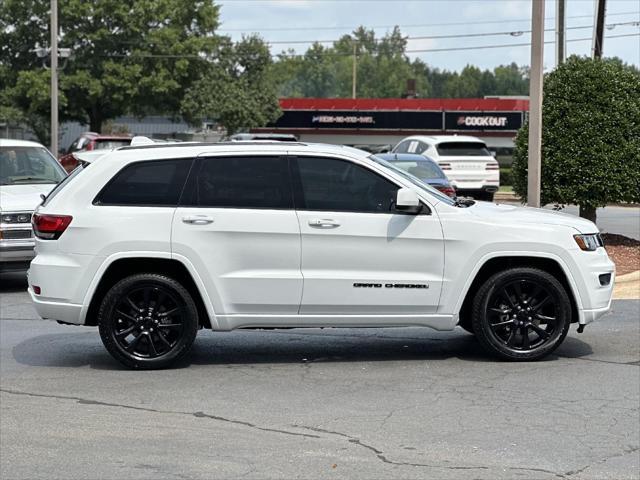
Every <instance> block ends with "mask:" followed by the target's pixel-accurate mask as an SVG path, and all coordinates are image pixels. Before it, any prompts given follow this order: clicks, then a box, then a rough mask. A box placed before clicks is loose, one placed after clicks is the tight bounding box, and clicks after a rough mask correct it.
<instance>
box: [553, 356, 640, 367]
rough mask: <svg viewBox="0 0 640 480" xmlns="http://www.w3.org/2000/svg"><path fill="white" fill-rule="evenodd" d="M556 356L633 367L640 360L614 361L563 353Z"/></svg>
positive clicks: (638, 364) (639, 362)
mask: <svg viewBox="0 0 640 480" xmlns="http://www.w3.org/2000/svg"><path fill="white" fill-rule="evenodd" d="M558 357H560V358H566V359H569V360H582V361H585V362H597V363H609V364H613V365H627V366H634V367H638V366H640V360H637V361H633V362H614V361H612V360H600V359H597V358H586V357H566V356H564V355H558Z"/></svg>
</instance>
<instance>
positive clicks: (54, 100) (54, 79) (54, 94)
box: [50, 0, 58, 158]
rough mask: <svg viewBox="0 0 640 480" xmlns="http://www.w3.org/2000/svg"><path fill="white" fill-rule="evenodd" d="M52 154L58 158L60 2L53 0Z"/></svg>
mask: <svg viewBox="0 0 640 480" xmlns="http://www.w3.org/2000/svg"><path fill="white" fill-rule="evenodd" d="M50 28H51V70H50V71H51V153H53V154H54V155H55V157H56V158H58V0H51V26H50Z"/></svg>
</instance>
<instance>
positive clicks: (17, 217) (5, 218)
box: [0, 213, 31, 223]
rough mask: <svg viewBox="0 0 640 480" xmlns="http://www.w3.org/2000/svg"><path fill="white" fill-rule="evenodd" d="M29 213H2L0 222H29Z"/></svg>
mask: <svg viewBox="0 0 640 480" xmlns="http://www.w3.org/2000/svg"><path fill="white" fill-rule="evenodd" d="M29 222H31V214H30V213H3V214H2V215H1V216H0V223H29Z"/></svg>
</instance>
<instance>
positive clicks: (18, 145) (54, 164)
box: [0, 138, 67, 271]
mask: <svg viewBox="0 0 640 480" xmlns="http://www.w3.org/2000/svg"><path fill="white" fill-rule="evenodd" d="M66 176H67V174H66V172H65V171H64V168H62V166H61V165H60V164H59V163H58V161H57V160H56V159H55V157H54V156H53V155H51V153H49V150H47V149H46V148H45V147H43V146H42V145H40V144H39V143H36V142H29V141H25V140H13V139H4V138H0V271H9V270H21V271H25V270H27V268H29V262H30V261H31V259H32V258H33V256H34V253H33V247H34V245H35V240H34V238H33V230H32V228H31V214H32V213H33V211H34V210H35V208H36V207H37V206H38V204H39V203H40V202H41V201H42V199H41V198H40V196H41V195H44V194H47V193H49V191H50V190H51V189H52V188H53V187H54V186H55V185H56V184H57V183H59V182H61V181H62V179H64V178H65V177H66Z"/></svg>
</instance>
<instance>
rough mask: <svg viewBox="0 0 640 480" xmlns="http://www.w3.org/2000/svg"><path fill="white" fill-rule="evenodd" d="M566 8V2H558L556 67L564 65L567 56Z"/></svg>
mask: <svg viewBox="0 0 640 480" xmlns="http://www.w3.org/2000/svg"><path fill="white" fill-rule="evenodd" d="M565 7H566V0H556V67H557V66H560V65H561V64H562V63H564V59H565V57H566V55H567V52H566V47H567V44H566V41H565V37H564V34H565V29H566V26H567V25H566V22H565Z"/></svg>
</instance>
